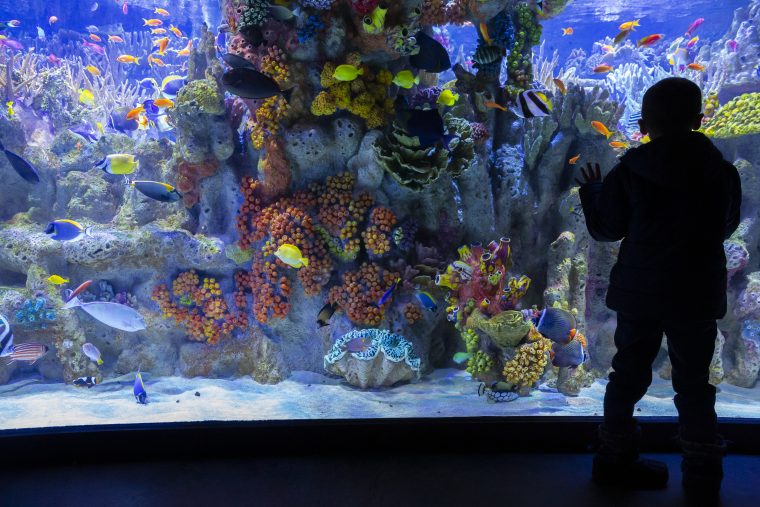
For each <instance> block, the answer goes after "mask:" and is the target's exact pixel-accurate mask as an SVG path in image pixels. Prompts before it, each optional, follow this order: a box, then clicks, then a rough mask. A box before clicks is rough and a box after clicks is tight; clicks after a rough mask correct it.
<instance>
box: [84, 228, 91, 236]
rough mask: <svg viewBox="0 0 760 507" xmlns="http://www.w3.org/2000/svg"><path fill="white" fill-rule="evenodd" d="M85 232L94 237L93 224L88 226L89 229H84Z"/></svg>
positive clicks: (86, 234)
mask: <svg viewBox="0 0 760 507" xmlns="http://www.w3.org/2000/svg"><path fill="white" fill-rule="evenodd" d="M84 234H85V236H90V237H92V226H90V227H88V228H87V229H85V230H84Z"/></svg>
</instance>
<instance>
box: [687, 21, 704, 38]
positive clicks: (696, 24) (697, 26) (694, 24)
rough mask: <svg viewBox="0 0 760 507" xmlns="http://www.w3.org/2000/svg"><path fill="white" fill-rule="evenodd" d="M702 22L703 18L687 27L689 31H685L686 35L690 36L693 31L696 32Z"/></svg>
mask: <svg viewBox="0 0 760 507" xmlns="http://www.w3.org/2000/svg"><path fill="white" fill-rule="evenodd" d="M704 22H705V18H697V19H695V20H694V23H692V24H691V25H689V29H688V30H686V35H688V36H691V33H692V32H693V31H694V30H696V29H697V28H699V25H701V24H702V23H704Z"/></svg>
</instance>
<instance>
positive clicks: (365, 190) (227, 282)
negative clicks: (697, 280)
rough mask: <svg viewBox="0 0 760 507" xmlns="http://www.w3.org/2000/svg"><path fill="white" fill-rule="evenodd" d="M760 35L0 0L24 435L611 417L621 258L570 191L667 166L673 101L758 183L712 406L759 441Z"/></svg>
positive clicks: (500, 14) (562, 11) (662, 358)
mask: <svg viewBox="0 0 760 507" xmlns="http://www.w3.org/2000/svg"><path fill="white" fill-rule="evenodd" d="M759 23H760V0H724V1H721V2H715V1H713V0H694V1H691V2H672V1H665V0H628V1H621V0H606V1H601V2H600V1H596V0H575V1H572V0H543V1H540V0H530V1H524V0H522V1H519V0H488V1H483V0H399V1H388V0H382V1H381V0H290V1H288V0H175V1H168V0H115V1H114V0H15V1H12V2H11V1H10V0H1V1H0V93H2V103H1V104H0V143H1V144H2V146H1V147H0V148H1V150H0V151H2V154H0V179H1V181H2V190H3V192H2V199H0V316H1V318H0V348H1V349H2V351H1V352H0V354H1V356H2V358H1V359H0V429H2V430H15V429H19V428H47V427H62V426H71V425H77V426H94V425H104V424H105V425H108V424H130V423H158V422H170V423H176V422H193V421H221V420H230V421H271V420H296V419H310V420H322V419H336V418H337V419H365V418H436V417H471V416H501V417H510V416H542V415H546V416H550V415H566V416H594V415H601V413H602V397H603V394H604V389H605V385H606V382H607V380H606V378H607V374H608V372H609V370H610V364H611V359H612V356H613V354H614V351H615V349H614V343H613V334H614V330H615V324H616V315H615V313H614V312H613V311H611V310H609V309H607V307H606V306H605V302H604V298H605V293H606V290H607V286H608V276H609V271H610V268H611V266H612V264H613V263H614V261H615V259H616V256H617V251H618V248H619V243H599V242H596V241H594V240H593V239H591V237H590V236H589V234H588V232H587V230H586V225H585V221H584V216H583V210H582V208H581V206H580V202H579V197H578V183H577V182H576V178H580V168H581V167H585V166H586V164H588V163H599V164H600V166H601V167H602V172H603V173H606V172H607V171H609V170H610V169H611V168H612V167H614V166H615V164H616V161H617V159H618V157H620V156H621V155H623V154H624V153H625V152H626V150H628V149H632V148H635V147H637V146H640V145H642V144H644V143H647V142H649V138H648V137H647V136H646V135H643V134H642V132H640V130H639V125H638V119H639V118H640V117H641V100H642V97H643V94H644V92H645V91H646V90H647V88H648V87H650V86H651V85H653V84H654V83H656V82H657V81H659V80H661V79H663V78H666V77H670V76H680V77H684V78H687V79H689V80H692V81H693V82H694V83H696V84H697V85H698V86H699V87H700V88H701V90H702V93H703V98H704V104H703V111H704V121H703V123H702V127H701V131H702V132H703V133H704V134H705V135H706V136H708V137H709V138H710V139H711V140H712V141H713V142H714V143H715V144H716V145H717V146H718V147H719V148H720V150H721V151H722V153H723V154H724V157H725V158H726V159H727V160H728V161H730V162H732V163H733V164H735V166H736V167H737V168H738V170H739V173H740V175H741V180H742V185H743V204H742V213H741V224H740V226H739V228H738V230H737V231H736V232H735V233H734V234H733V235H732V236H731V237H730V238H729V239H728V240H727V241H726V242H725V253H726V258H727V270H728V313H727V314H726V316H725V318H723V319H722V320H720V321H719V322H718V329H719V331H718V333H717V336H716V337H715V344H716V348H715V355H714V358H713V361H712V365H711V370H710V371H711V380H710V381H711V382H712V383H713V384H715V385H716V386H717V387H718V391H719V392H718V401H717V412H718V415H719V416H721V417H727V418H760V387H759V386H758V372H759V370H760V250H759V249H758V246H759V244H760V220H759V219H758V217H759V216H760V215H759V213H760V178H759V177H758V174H759V171H760V69H759V67H758V64H759V63H760V58H759V57H758V50H759V48H760V34H758V24H759ZM682 254H683V256H684V258H686V257H688V256H689V255H690V252H688V251H684V252H683V253H682ZM694 276H695V277H699V276H700V274H699V273H694ZM689 297H690V295H689V294H688V293H684V294H683V298H689ZM676 317H677V316H676ZM542 319H543V321H542ZM547 322H550V325H549V324H547ZM654 370H655V371H654V372H653V377H654V381H653V384H652V387H651V388H650V390H649V392H648V394H647V395H646V396H645V398H644V399H643V400H642V401H641V402H640V403H639V404H638V408H637V414H638V415H642V416H673V415H675V409H674V407H673V405H672V396H673V391H672V388H671V384H670V376H671V366H670V362H669V359H668V357H667V353H666V349H665V346H664V345H663V349H662V350H661V351H660V355H659V356H658V358H657V360H656V361H655V364H654Z"/></svg>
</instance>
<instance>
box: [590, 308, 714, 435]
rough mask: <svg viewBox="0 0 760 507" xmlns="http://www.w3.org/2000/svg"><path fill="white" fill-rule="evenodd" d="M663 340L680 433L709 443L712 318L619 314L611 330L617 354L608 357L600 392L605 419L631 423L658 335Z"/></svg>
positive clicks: (619, 425)
mask: <svg viewBox="0 0 760 507" xmlns="http://www.w3.org/2000/svg"><path fill="white" fill-rule="evenodd" d="M663 333H665V335H666V336H667V339H668V353H669V355H670V362H671V364H672V365H673V390H675V392H676V396H675V404H676V409H677V410H678V422H679V424H680V426H681V437H682V438H683V439H684V440H689V441H692V442H711V443H712V442H714V441H715V438H716V435H717V424H718V420H717V416H716V414H715V387H713V386H712V385H711V384H710V383H709V382H708V379H709V377H710V361H711V360H712V356H713V352H714V350H715V336H716V334H717V324H716V322H715V320H704V321H686V322H682V321H679V320H677V317H676V318H673V319H666V320H658V319H651V318H638V317H631V316H627V315H624V314H620V313H618V317H617V329H616V330H615V346H616V347H617V353H616V354H615V357H614V358H613V359H612V367H613V369H614V370H615V371H614V372H612V373H610V377H609V379H610V381H609V383H608V384H607V392H606V394H605V396H604V422H605V425H607V426H608V427H609V428H611V429H613V430H620V431H625V429H626V428H630V427H631V426H632V422H633V410H634V405H635V404H636V402H638V401H639V400H640V399H641V398H642V397H643V396H644V394H645V393H646V391H647V388H648V387H649V384H651V383H652V363H653V362H654V359H655V357H657V353H658V352H659V350H660V344H661V343H662V335H663Z"/></svg>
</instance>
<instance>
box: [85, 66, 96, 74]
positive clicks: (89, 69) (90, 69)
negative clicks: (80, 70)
mask: <svg viewBox="0 0 760 507" xmlns="http://www.w3.org/2000/svg"><path fill="white" fill-rule="evenodd" d="M85 70H86V71H87V72H89V73H90V74H92V75H93V76H99V75H100V70H98V68H97V67H96V66H94V65H88V66H87V67H85Z"/></svg>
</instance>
